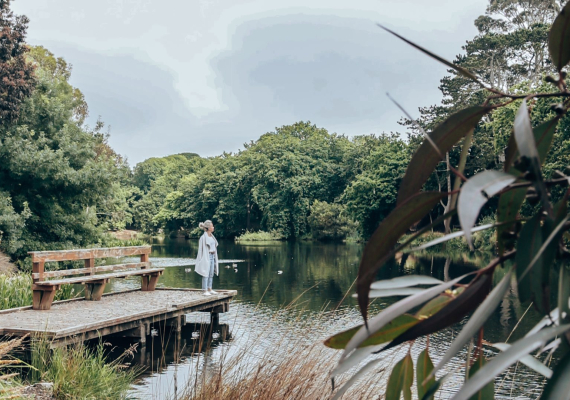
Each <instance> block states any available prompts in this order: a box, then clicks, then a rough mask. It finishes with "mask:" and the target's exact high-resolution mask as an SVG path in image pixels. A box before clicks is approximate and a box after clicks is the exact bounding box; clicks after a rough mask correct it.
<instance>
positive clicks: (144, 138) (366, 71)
mask: <svg viewBox="0 0 570 400" xmlns="http://www.w3.org/2000/svg"><path fill="white" fill-rule="evenodd" d="M133 1H134V0H133ZM123 11H124V10H123ZM74 12H76V13H80V10H79V11H78V10H75V11H74ZM78 15H79V17H77V18H80V17H81V15H83V14H78ZM135 17H136V16H131V17H129V18H131V19H132V21H131V19H129V21H126V22H124V23H125V24H132V25H134V26H133V31H132V32H130V33H128V36H129V38H130V39H129V40H131V39H132V40H134V39H133V38H135V37H136V35H134V34H133V32H141V35H142V34H143V33H142V32H143V30H142V28H141V27H140V26H139V25H137V24H136V23H137V20H136V18H135ZM144 17H145V21H147V19H148V18H149V13H144ZM81 18H83V17H81ZM463 18H464V19H465V21H466V22H467V21H469V24H467V23H465V24H456V25H455V26H454V27H453V30H452V31H451V32H449V31H446V30H439V31H438V30H433V31H431V32H420V31H414V30H411V29H404V28H401V27H395V28H396V30H397V31H398V32H400V33H401V34H403V35H405V36H408V37H410V38H411V39H412V40H418V41H419V42H420V43H422V44H423V45H425V46H427V47H428V48H430V49H433V50H434V51H436V52H438V53H440V54H441V55H443V56H445V57H448V58H453V56H454V54H457V53H459V46H460V43H461V41H462V40H464V39H461V38H469V37H472V36H473V30H474V29H473V28H472V23H471V21H472V20H473V18H472V16H464V17H463ZM388 25H390V24H388ZM390 26H391V25H390ZM43 29H44V30H43V31H42V32H45V28H43ZM176 29H177V30H176V32H179V33H181V32H182V31H181V27H178V28H176ZM225 29H226V34H227V35H228V41H227V43H226V45H225V47H224V48H222V49H217V50H215V51H211V52H210V53H208V54H209V55H208V56H207V57H206V56H205V54H206V53H203V52H200V51H197V52H196V53H195V54H193V53H188V52H187V49H186V48H185V47H184V46H185V45H182V44H180V43H179V52H180V54H181V56H180V57H181V59H182V60H183V61H184V62H182V61H181V62H180V63H178V62H169V61H168V60H169V59H167V58H166V57H167V55H166V54H167V53H168V54H174V53H175V52H174V49H175V48H176V45H177V43H176V42H175V41H174V39H173V36H172V34H171V33H172V32H169V31H168V29H165V28H164V27H161V26H152V27H151V28H149V29H148V32H147V33H145V34H144V35H145V36H144V40H142V41H141V42H140V43H141V46H142V45H143V44H144V46H147V45H146V43H148V46H147V47H144V46H143V47H140V48H137V47H133V46H130V47H128V46H127V47H121V46H117V45H115V46H110V48H109V50H103V48H104V45H102V44H97V43H98V42H90V43H92V44H93V45H92V46H91V47H86V46H81V45H80V44H77V43H74V42H73V41H72V40H70V41H65V40H63V39H62V34H61V32H60V33H58V35H57V36H58V37H57V39H54V40H43V39H42V40H38V36H37V35H36V36H33V35H32V36H33V37H32V38H31V40H30V41H31V43H32V44H42V45H44V46H46V47H47V48H48V49H50V50H51V51H52V52H54V53H55V54H56V55H57V56H63V57H64V58H65V59H66V60H67V61H69V62H71V63H72V64H73V66H74V70H73V74H72V84H73V85H74V86H76V87H78V88H79V89H80V90H81V91H82V92H83V93H84V94H85V97H86V99H87V101H88V104H89V109H90V113H91V117H90V119H89V123H90V124H93V123H94V122H95V120H96V119H97V116H99V115H101V116H102V119H103V120H104V121H105V122H107V123H108V124H110V125H111V145H112V146H113V147H114V148H115V149H116V150H117V151H118V152H119V153H121V154H125V155H126V156H127V157H128V159H129V161H130V163H131V164H135V163H136V162H140V161H142V160H144V159H146V158H148V157H153V156H164V155H168V154H173V153H180V152H195V153H199V154H201V155H203V156H213V155H218V154H221V153H222V152H223V151H236V150H238V149H239V148H241V146H242V145H243V143H245V142H249V141H250V140H255V139H257V138H258V137H259V136H260V135H262V134H263V133H265V132H268V131H271V130H273V129H274V128H275V127H276V126H281V125H285V124H291V123H294V122H296V121H300V120H310V121H311V122H313V123H316V124H317V125H319V126H322V127H324V128H327V129H328V130H329V131H331V132H338V133H345V134H348V135H354V134H363V133H372V132H375V133H381V132H382V131H402V128H401V127H400V126H399V125H398V124H397V121H398V120H399V118H400V116H401V113H400V111H399V110H398V109H397V108H396V107H395V106H394V105H393V104H392V103H391V102H390V101H389V100H388V99H387V97H386V95H385V92H386V91H389V92H390V93H391V94H392V95H393V96H394V97H395V98H396V99H398V101H399V102H401V103H402V104H403V105H404V106H405V107H406V108H408V109H409V111H410V112H411V113H412V114H413V115H418V113H417V108H418V107H421V106H427V105H430V104H434V103H437V102H439V100H440V98H441V95H440V93H439V91H438V89H437V86H438V84H439V79H441V77H442V76H443V75H444V74H445V73H446V68H445V67H444V66H441V65H440V64H438V63H437V62H435V61H433V60H431V59H429V58H427V57H426V56H424V55H422V54H421V53H419V52H418V51H417V50H415V49H412V48H411V47H409V46H407V45H405V44H404V43H402V42H401V41H399V40H398V39H396V38H394V37H392V36H390V35H389V34H387V33H386V32H383V31H382V30H380V29H379V28H378V27H376V26H375V24H374V21H372V20H369V19H364V18H361V17H358V18H349V17H340V16H335V15H316V14H315V13H311V14H305V13H300V12H297V13H287V14H286V15H270V16H267V15H263V16H258V18H254V17H251V16H250V17H249V18H242V19H236V20H234V22H233V25H231V26H226V28H225ZM110 31H111V32H114V33H117V32H119V31H120V30H119V28H118V27H116V26H114V27H111V29H110ZM149 32H150V33H149ZM203 32H204V36H207V32H206V31H203ZM151 33H152V34H151ZM101 34H102V35H103V37H104V38H106V39H105V40H107V42H101V43H109V40H110V38H108V37H107V36H106V35H107V32H106V31H102V33H101ZM150 37H153V38H156V40H157V42H150V41H149V40H150V39H149V38H150ZM179 39H180V40H181V41H182V42H183V43H186V44H188V43H191V44H192V43H194V42H200V41H202V40H205V39H204V38H203V37H202V36H201V35H194V36H192V35H190V36H189V35H182V36H180V38H179ZM165 40H168V46H167V47H168V49H167V50H165V52H166V53H160V52H159V51H158V50H156V49H157V46H158V48H159V50H160V45H161V44H162V43H164V42H165ZM182 42H181V43H182ZM121 43H122V42H121ZM133 43H134V42H133ZM157 43H158V45H157ZM95 44H97V45H95ZM207 47H208V46H207V45H206V44H204V43H201V44H200V48H201V49H204V48H207ZM151 50H152V51H151ZM153 51H154V53H153ZM153 54H154V55H153ZM156 54H162V55H163V57H162V58H161V57H159V58H157V56H156ZM198 59H199V60H201V62H203V63H204V65H205V66H202V67H199V68H198V67H196V68H194V66H195V65H198V64H195V61H196V60H198ZM185 62H187V63H188V64H185ZM181 81H183V82H185V83H184V85H183V86H184V87H186V88H187V89H186V90H181V85H180V82H181ZM193 87H195V88H196V90H195V91H194V90H193ZM204 87H209V88H211V90H212V91H213V92H212V93H208V92H205V91H204V90H203V89H204ZM200 96H202V97H200ZM189 98H192V99H193V100H192V101H189ZM200 98H203V109H202V108H201V105H202V104H201V102H200ZM213 98H216V100H215V102H212V99H213Z"/></svg>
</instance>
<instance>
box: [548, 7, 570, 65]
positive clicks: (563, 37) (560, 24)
mask: <svg viewBox="0 0 570 400" xmlns="http://www.w3.org/2000/svg"><path fill="white" fill-rule="evenodd" d="M548 50H549V52H550V58H551V59H552V63H553V64H554V66H555V67H556V68H557V69H558V71H562V68H564V67H565V66H566V64H568V62H569V61H570V2H568V3H566V5H565V6H564V7H563V8H562V11H560V14H558V16H557V17H556V19H555V20H554V22H553V23H552V26H551V27H550V34H549V35H548Z"/></svg>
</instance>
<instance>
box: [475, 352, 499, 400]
mask: <svg viewBox="0 0 570 400" xmlns="http://www.w3.org/2000/svg"><path fill="white" fill-rule="evenodd" d="M485 364H486V363H485V356H484V355H483V353H482V352H481V353H479V357H478V358H477V360H476V361H475V364H473V365H472V366H471V368H470V369H469V378H471V377H472V376H473V375H475V374H476V373H477V371H479V370H480V369H481V368H483V367H484V366H485ZM494 398H495V383H494V381H493V380H491V381H490V382H489V383H488V384H487V385H485V386H484V387H483V388H482V389H481V390H479V392H477V393H476V394H475V395H473V396H471V398H470V399H469V400H492V399H494Z"/></svg>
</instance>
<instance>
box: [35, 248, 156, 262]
mask: <svg viewBox="0 0 570 400" xmlns="http://www.w3.org/2000/svg"><path fill="white" fill-rule="evenodd" d="M150 252H151V246H131V247H104V248H99V249H77V250H57V251H30V252H29V253H28V254H30V255H31V256H32V262H41V261H43V262H50V261H73V260H85V259H89V258H106V257H128V256H138V255H141V254H150Z"/></svg>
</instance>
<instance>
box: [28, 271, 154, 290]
mask: <svg viewBox="0 0 570 400" xmlns="http://www.w3.org/2000/svg"><path fill="white" fill-rule="evenodd" d="M162 271H164V268H152V269H138V270H131V271H124V272H115V273H112V274H102V275H89V276H80V277H78V278H67V279H56V280H53V281H43V282H36V285H40V286H53V285H65V284H69V283H86V282H91V281H97V280H99V279H112V278H125V277H127V276H139V275H142V276H144V275H152V274H158V273H161V272H162Z"/></svg>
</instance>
